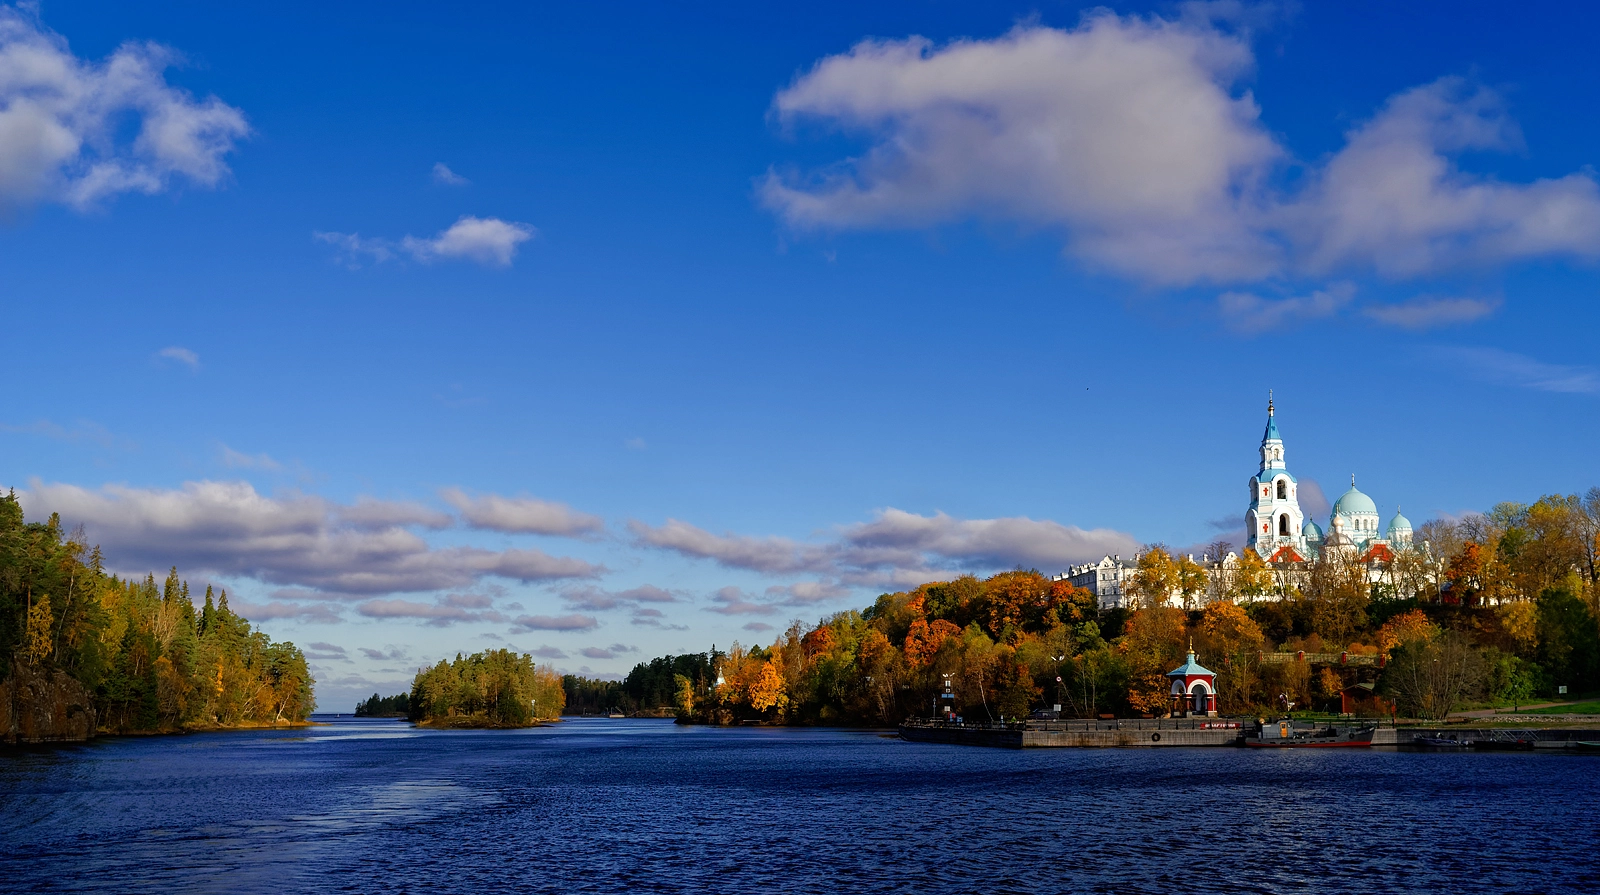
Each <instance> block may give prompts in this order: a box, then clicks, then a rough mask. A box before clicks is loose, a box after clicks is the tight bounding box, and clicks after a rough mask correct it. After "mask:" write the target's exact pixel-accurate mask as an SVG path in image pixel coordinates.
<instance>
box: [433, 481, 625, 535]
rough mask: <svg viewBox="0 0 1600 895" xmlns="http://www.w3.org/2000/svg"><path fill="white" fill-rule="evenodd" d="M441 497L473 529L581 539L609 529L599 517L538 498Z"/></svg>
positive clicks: (452, 493)
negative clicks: (606, 528) (580, 537)
mask: <svg viewBox="0 0 1600 895" xmlns="http://www.w3.org/2000/svg"><path fill="white" fill-rule="evenodd" d="M439 496H440V497H442V498H444V501H445V503H448V504H450V505H451V506H453V507H455V508H456V511H457V512H459V513H460V514H461V518H463V519H465V520H466V521H467V524H469V525H471V526H472V527H474V528H486V529H490V530H492V531H503V532H511V533H521V534H541V535H560V536H563V537H579V536H583V535H591V534H595V533H597V532H600V531H603V530H604V529H605V527H606V524H605V522H604V520H602V519H601V518H600V517H599V516H591V515H589V514H588V513H580V512H578V511H577V510H574V509H573V508H571V507H569V506H567V505H566V504H564V503H554V502H552V501H548V500H540V499H538V498H536V497H501V496H500V495H498V494H486V495H483V496H481V497H472V496H469V495H468V494H466V492H464V491H462V490H461V489H459V488H445V489H444V490H442V491H440V492H439Z"/></svg>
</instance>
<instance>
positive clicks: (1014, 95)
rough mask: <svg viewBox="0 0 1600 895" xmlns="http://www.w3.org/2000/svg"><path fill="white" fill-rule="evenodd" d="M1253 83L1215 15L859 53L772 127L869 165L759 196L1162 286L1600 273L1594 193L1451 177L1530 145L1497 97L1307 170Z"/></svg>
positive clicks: (807, 80) (1236, 35)
mask: <svg viewBox="0 0 1600 895" xmlns="http://www.w3.org/2000/svg"><path fill="white" fill-rule="evenodd" d="M1253 66H1254V56H1253V52H1252V50H1251V48H1250V46H1249V41H1248V35H1247V34H1245V33H1243V32H1241V31H1237V30H1234V31H1230V30H1227V29H1226V28H1225V27H1222V26H1220V25H1219V24H1217V22H1216V21H1214V20H1212V19H1208V18H1206V17H1203V16H1188V17H1184V18H1182V19H1179V20H1170V21H1169V20H1166V19H1163V18H1160V17H1142V16H1137V15H1126V16H1123V15H1118V14H1116V13H1114V12H1110V11H1107V10H1098V11H1095V12H1091V13H1089V14H1088V15H1086V16H1085V17H1084V19H1083V20H1082V22H1081V23H1080V24H1079V25H1078V26H1077V27H1075V28H1070V29H1057V28H1048V27H1043V26H1039V25H1023V26H1019V27H1017V28H1015V29H1013V30H1012V31H1010V32H1009V33H1007V34H1005V35H1002V36H1000V37H997V38H994V39H989V40H970V39H968V40H957V41H953V42H951V43H948V44H944V45H935V44H934V43H932V42H931V41H928V40H926V39H924V38H921V37H912V38H907V39H904V40H867V41H863V42H861V43H859V44H857V45H856V46H855V47H853V48H851V49H850V50H849V51H848V52H845V53H842V54H839V55H834V56H829V57H826V58H824V59H822V60H820V61H819V62H817V63H816V64H815V66H813V67H812V68H811V69H810V70H809V71H807V72H805V73H803V74H802V75H800V76H799V77H797V78H796V79H795V81H794V82H793V83H792V84H790V85H789V86H788V87H787V88H785V89H783V90H781V91H779V92H778V93H777V95H776V97H775V98H774V100H773V111H774V114H775V116H776V118H777V120H778V121H779V122H780V123H782V124H783V125H785V126H786V127H789V128H791V129H797V128H799V127H801V126H805V125H808V124H819V125H821V126H823V127H826V128H832V129H836V130H841V131H844V132H846V133H847V134H850V135H853V136H858V137H861V138H863V139H864V140H865V141H866V142H867V144H868V145H867V148H866V150H865V151H864V152H863V153H861V154H860V155H859V156H856V157H853V158H851V159H849V160H846V161H843V162H840V163H839V164H837V165H835V166H832V167H828V168H824V169H821V170H818V171H812V172H799V171H788V172H779V171H776V170H774V171H771V172H769V173H768V174H767V176H766V177H765V178H764V179H763V180H762V181H761V182H760V184H759V193H760V196H761V199H762V201H763V202H764V203H765V205H766V206H767V207H768V208H770V209H772V210H773V211H775V212H776V213H777V214H778V215H779V216H780V217H781V218H782V220H784V221H785V222H787V223H788V224H789V225H791V226H792V227H794V228H797V229H835V230H836V229H850V228H869V227H894V226H906V227H927V226H933V225H937V224H940V223H942V222H947V221H954V220H959V219H964V218H970V217H987V218H993V219H1003V220H1013V221H1018V222H1022V223H1025V224H1028V225H1043V226H1051V227H1056V228H1058V229H1059V230H1061V232H1063V234H1064V235H1065V238H1066V246H1067V249H1068V251H1069V252H1071V253H1072V254H1074V255H1075V256H1077V257H1078V258H1080V259H1082V260H1083V261H1084V262H1086V263H1087V264H1089V265H1090V266H1093V267H1098V268H1101V269H1105V270H1109V271H1112V272H1115V273H1119V274H1121V275H1123V276H1126V277H1128V278H1131V279H1134V280H1138V281H1142V282H1147V283H1152V284H1156V285H1184V286H1186V285H1192V284H1196V283H1207V282H1209V283H1235V284H1237V283H1248V282H1257V281H1266V280H1275V279H1280V278H1283V277H1290V278H1296V277H1298V278H1308V277H1316V278H1322V277H1327V276H1331V275H1336V274H1338V273H1340V272H1345V271H1349V272H1370V273H1376V274H1378V275H1381V276H1385V277H1396V278H1403V277H1417V276H1424V275H1428V274H1432V273H1437V272H1440V271H1443V270H1447V269H1452V268H1458V267H1471V266H1481V265H1485V264H1497V263H1503V262H1507V261H1512V260H1516V259H1522V258H1531V257H1541V256H1566V257H1578V258H1593V257H1596V256H1597V255H1600V185H1597V183H1596V180H1595V176H1594V175H1593V173H1592V172H1589V171H1587V170H1586V171H1581V172H1575V173H1572V174H1568V175H1566V176H1563V177H1557V178H1549V179H1539V180H1534V181H1532V182H1527V183H1507V182H1502V181H1499V180H1496V179H1494V178H1489V177H1483V176H1478V175H1473V174H1468V173H1466V172H1464V171H1462V170H1461V169H1460V167H1459V166H1458V165H1457V164H1456V162H1455V158H1456V157H1457V156H1458V155H1459V154H1461V153H1463V152H1466V151H1483V150H1488V151H1505V150H1512V149H1516V148H1518V147H1519V146H1520V135H1519V134H1518V132H1517V129H1516V127H1515V125H1514V123H1513V122H1512V121H1511V120H1510V118H1509V116H1508V114H1507V112H1506V109H1505V103H1504V101H1503V99H1502V98H1501V97H1500V96H1499V95H1498V94H1497V93H1496V92H1494V91H1493V90H1490V89H1488V88H1485V87H1482V86H1475V85H1472V84H1470V83H1469V82H1467V81H1464V80H1462V79H1459V78H1445V79H1441V80H1439V81H1436V82H1434V83H1432V84H1428V85H1424V86H1421V87H1417V88H1415V89H1411V90H1408V91H1405V92H1403V93H1400V94H1398V95H1397V96H1395V97H1393V98H1392V99H1390V100H1389V101H1388V102H1387V103H1386V104H1385V105H1384V106H1383V107H1382V108H1381V109H1380V110H1378V111H1377V113H1376V114H1375V115H1374V116H1373V117H1372V118H1371V119H1370V120H1368V121H1365V122H1363V123H1361V124H1359V125H1358V126H1356V127H1354V128H1352V129H1351V130H1350V131H1349V132H1348V133H1347V134H1346V142H1345V145H1344V147H1343V148H1341V149H1340V150H1339V151H1337V152H1335V153H1333V154H1332V155H1331V156H1329V157H1327V158H1326V159H1323V160H1320V161H1318V162H1311V163H1303V164H1302V163H1298V162H1297V161H1296V160H1295V159H1294V158H1293V157H1292V155H1291V153H1290V152H1289V151H1288V150H1287V149H1286V148H1285V147H1284V146H1282V145H1280V144H1279V142H1278V141H1277V139H1276V138H1275V137H1274V136H1273V135H1272V134H1271V132H1270V130H1269V129H1268V127H1267V126H1265V125H1264V124H1263V122H1262V121H1261V115H1260V110H1259V109H1258V107H1257V105H1256V102H1255V100H1254V98H1253V96H1252V95H1251V93H1250V92H1249V91H1248V90H1244V89H1242V88H1241V87H1240V86H1239V85H1240V82H1241V81H1242V80H1243V78H1244V77H1245V76H1246V75H1248V74H1250V73H1251V72H1252V70H1253ZM1296 165H1298V166H1299V168H1300V171H1301V174H1300V175H1299V176H1295V177H1287V176H1285V174H1286V173H1287V172H1288V171H1289V169H1290V167H1291V166H1296ZM1312 307H1315V306H1314V305H1313V306H1312ZM1289 316H1293V315H1289Z"/></svg>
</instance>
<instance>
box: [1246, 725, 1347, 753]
mask: <svg viewBox="0 0 1600 895" xmlns="http://www.w3.org/2000/svg"><path fill="white" fill-rule="evenodd" d="M1372 733H1373V728H1371V727H1342V726H1328V727H1297V726H1295V724H1294V723H1293V722H1291V721H1279V722H1277V723H1269V724H1263V725H1261V729H1260V731H1258V732H1257V734H1256V735H1255V736H1248V737H1245V738H1244V744H1245V745H1246V746H1252V747H1256V748H1268V749H1339V748H1344V749H1361V748H1367V747H1370V746H1371V745H1372Z"/></svg>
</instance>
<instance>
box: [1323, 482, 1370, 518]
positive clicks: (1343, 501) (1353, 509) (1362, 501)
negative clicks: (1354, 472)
mask: <svg viewBox="0 0 1600 895" xmlns="http://www.w3.org/2000/svg"><path fill="white" fill-rule="evenodd" d="M1362 513H1370V514H1372V515H1374V516H1376V515H1378V505H1377V504H1375V503H1373V502H1372V498H1370V497H1368V496H1367V495H1365V494H1362V493H1361V492H1360V491H1357V490H1356V486H1354V485H1351V486H1350V490H1349V491H1346V492H1344V494H1343V495H1342V496H1341V497H1340V498H1339V499H1338V500H1337V501H1335V502H1334V504H1333V514H1334V515H1335V516H1355V515H1358V514H1362Z"/></svg>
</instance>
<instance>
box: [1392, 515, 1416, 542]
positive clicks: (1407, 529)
mask: <svg viewBox="0 0 1600 895" xmlns="http://www.w3.org/2000/svg"><path fill="white" fill-rule="evenodd" d="M1397 534H1407V535H1409V534H1411V520H1410V519H1407V518H1406V517H1404V516H1402V515H1400V511H1399V510H1395V512H1394V518H1393V519H1390V520H1389V530H1388V535H1389V539H1390V540H1393V539H1394V536H1395V535H1397Z"/></svg>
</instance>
